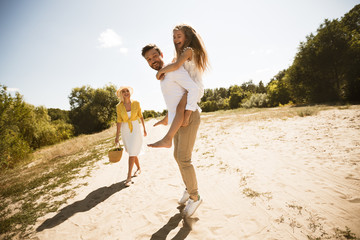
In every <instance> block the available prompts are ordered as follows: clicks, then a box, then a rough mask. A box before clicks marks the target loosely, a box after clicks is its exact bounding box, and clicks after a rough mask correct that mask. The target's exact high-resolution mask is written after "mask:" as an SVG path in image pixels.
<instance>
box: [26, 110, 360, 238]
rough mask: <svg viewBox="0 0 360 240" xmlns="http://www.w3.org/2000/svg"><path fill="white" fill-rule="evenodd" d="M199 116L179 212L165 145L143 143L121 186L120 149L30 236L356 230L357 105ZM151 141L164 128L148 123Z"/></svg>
mask: <svg viewBox="0 0 360 240" xmlns="http://www.w3.org/2000/svg"><path fill="white" fill-rule="evenodd" d="M244 117H245V116H243V115H240V114H229V115H203V116H202V123H201V127H200V129H199V133H198V139H197V142H196V146H195V150H194V154H193V159H194V164H195V165H196V168H197V174H198V182H199V187H200V194H201V197H202V198H203V199H204V202H203V204H202V205H201V206H200V208H199V209H198V211H197V212H196V213H195V215H194V216H193V217H192V218H190V219H182V217H181V215H180V210H181V209H179V208H178V205H177V199H178V198H179V197H180V196H181V194H182V191H183V188H184V187H183V185H182V182H181V177H180V173H179V171H178V168H177V165H176V163H175V160H173V158H172V149H149V148H146V147H144V153H143V155H141V156H140V161H141V165H142V168H143V172H142V174H141V175H140V176H139V177H137V178H134V181H135V184H133V185H132V186H131V187H129V188H124V186H123V183H122V181H123V180H124V179H125V176H126V172H127V160H126V158H127V155H126V154H125V155H124V156H123V159H122V160H121V162H119V163H116V164H111V165H109V164H104V163H106V162H107V161H108V160H107V157H106V156H105V157H104V158H103V160H102V161H100V162H98V163H97V164H98V168H97V170H95V171H94V172H93V173H92V176H91V177H89V178H88V179H87V181H88V183H89V184H88V186H86V187H82V188H80V189H78V191H77V193H78V195H77V196H76V197H75V198H74V199H73V200H72V201H69V202H68V203H67V204H65V205H64V206H62V207H61V208H60V210H59V211H58V212H56V213H50V214H47V215H46V216H44V217H42V218H40V219H38V221H37V224H36V225H35V228H37V229H38V231H37V232H34V234H33V235H32V237H33V239H44V240H45V239H54V240H56V239H61V240H63V239H66V240H70V239H109V240H110V239H111V240H113V239H125V240H126V239H129V240H132V239H217V240H218V239H226V240H228V239H229V240H231V239H308V237H307V236H311V237H314V238H315V237H322V239H326V238H328V239H334V238H335V235H334V234H335V231H334V229H335V228H339V229H341V230H345V226H347V227H349V228H350V229H351V231H352V232H353V233H355V234H356V235H357V237H359V236H360V165H359V164H360V107H359V106H353V107H351V108H350V109H345V110H338V109H332V110H327V111H322V112H320V113H319V114H318V115H316V116H310V117H303V118H301V117H294V118H290V119H287V120H281V119H268V120H263V121H240V120H241V118H244ZM153 123H154V120H153V121H150V122H147V129H148V135H149V136H148V137H147V138H145V143H150V142H153V141H154V140H157V139H159V138H160V137H161V136H163V135H164V133H165V131H166V128H165V127H157V128H153V127H151V126H152V124H153Z"/></svg>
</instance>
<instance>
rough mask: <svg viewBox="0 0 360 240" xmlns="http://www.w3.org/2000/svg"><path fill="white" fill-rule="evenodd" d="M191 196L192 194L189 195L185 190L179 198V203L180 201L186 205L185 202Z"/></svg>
mask: <svg viewBox="0 0 360 240" xmlns="http://www.w3.org/2000/svg"><path fill="white" fill-rule="evenodd" d="M189 198H190V195H189V193H188V192H187V191H186V190H185V191H184V194H183V196H182V197H181V198H180V199H179V201H178V203H179V204H180V205H184V204H185V203H186V201H187V200H189Z"/></svg>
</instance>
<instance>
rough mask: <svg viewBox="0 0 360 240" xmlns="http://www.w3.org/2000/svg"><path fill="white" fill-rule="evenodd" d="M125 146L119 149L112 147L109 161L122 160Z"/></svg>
mask: <svg viewBox="0 0 360 240" xmlns="http://www.w3.org/2000/svg"><path fill="white" fill-rule="evenodd" d="M123 150H124V149H123V148H121V149H120V150H119V149H112V150H110V151H109V154H108V156H109V161H110V162H112V163H116V162H118V161H120V159H121V156H122V153H123Z"/></svg>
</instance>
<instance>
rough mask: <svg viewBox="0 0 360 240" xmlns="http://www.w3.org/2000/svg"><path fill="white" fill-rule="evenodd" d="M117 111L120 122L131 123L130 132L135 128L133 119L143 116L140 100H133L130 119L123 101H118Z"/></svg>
mask: <svg viewBox="0 0 360 240" xmlns="http://www.w3.org/2000/svg"><path fill="white" fill-rule="evenodd" d="M116 113H117V122H118V123H121V122H124V123H125V122H127V123H128V124H129V128H130V132H132V130H133V125H132V121H135V120H138V119H139V118H142V114H141V108H140V103H139V102H138V101H132V102H131V115H130V119H129V117H128V115H127V112H126V109H125V106H124V103H123V102H120V103H118V105H116Z"/></svg>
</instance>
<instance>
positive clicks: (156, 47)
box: [141, 43, 161, 57]
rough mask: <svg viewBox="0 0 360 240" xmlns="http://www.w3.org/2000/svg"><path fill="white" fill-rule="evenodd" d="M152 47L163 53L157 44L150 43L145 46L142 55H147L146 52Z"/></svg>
mask: <svg viewBox="0 0 360 240" xmlns="http://www.w3.org/2000/svg"><path fill="white" fill-rule="evenodd" d="M151 49H155V50H156V51H158V53H159V54H161V51H160V48H159V47H158V46H156V45H155V44H152V43H151V44H148V45H146V46H145V47H143V49H142V51H141V55H142V56H143V57H145V53H146V52H147V51H149V50H151Z"/></svg>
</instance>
